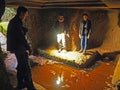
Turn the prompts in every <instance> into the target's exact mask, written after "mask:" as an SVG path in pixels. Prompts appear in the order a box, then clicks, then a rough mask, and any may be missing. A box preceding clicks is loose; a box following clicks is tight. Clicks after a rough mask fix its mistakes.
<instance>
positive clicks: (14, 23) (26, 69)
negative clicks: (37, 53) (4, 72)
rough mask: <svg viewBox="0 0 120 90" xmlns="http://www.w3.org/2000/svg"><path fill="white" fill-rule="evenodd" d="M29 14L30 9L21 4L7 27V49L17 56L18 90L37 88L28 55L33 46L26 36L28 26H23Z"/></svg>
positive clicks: (33, 89)
mask: <svg viewBox="0 0 120 90" xmlns="http://www.w3.org/2000/svg"><path fill="white" fill-rule="evenodd" d="M27 16H28V9H27V8H25V7H23V6H19V7H18V9H17V14H16V15H15V17H14V18H13V19H11V20H10V22H9V24H8V28H7V51H10V52H11V53H15V56H16V58H17V62H18V65H17V90H21V89H23V88H27V89H28V90H36V89H35V87H34V85H33V82H32V78H31V69H30V64H29V61H28V55H29V54H30V53H31V48H30V46H29V44H28V42H27V40H26V38H25V35H26V33H27V28H25V27H23V20H25V19H26V17H27Z"/></svg>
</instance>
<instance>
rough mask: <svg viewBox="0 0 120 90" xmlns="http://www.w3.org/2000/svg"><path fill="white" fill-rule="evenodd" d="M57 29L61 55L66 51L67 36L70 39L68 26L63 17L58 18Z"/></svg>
mask: <svg viewBox="0 0 120 90" xmlns="http://www.w3.org/2000/svg"><path fill="white" fill-rule="evenodd" d="M55 28H56V30H57V43H58V52H59V53H60V52H61V51H62V50H65V49H66V36H68V37H69V34H68V25H66V24H65V21H64V16H63V15H59V16H58V18H57V22H56V24H55Z"/></svg>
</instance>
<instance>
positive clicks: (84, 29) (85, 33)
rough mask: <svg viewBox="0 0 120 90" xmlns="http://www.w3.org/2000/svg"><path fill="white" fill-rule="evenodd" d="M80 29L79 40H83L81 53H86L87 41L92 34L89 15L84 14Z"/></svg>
mask: <svg viewBox="0 0 120 90" xmlns="http://www.w3.org/2000/svg"><path fill="white" fill-rule="evenodd" d="M82 18H83V19H82V21H81V22H80V27H79V38H80V39H81V44H80V45H81V50H80V51H79V52H80V53H85V52H86V49H87V41H88V39H89V37H90V33H91V21H90V20H89V19H88V14H87V13H84V14H83V16H82Z"/></svg>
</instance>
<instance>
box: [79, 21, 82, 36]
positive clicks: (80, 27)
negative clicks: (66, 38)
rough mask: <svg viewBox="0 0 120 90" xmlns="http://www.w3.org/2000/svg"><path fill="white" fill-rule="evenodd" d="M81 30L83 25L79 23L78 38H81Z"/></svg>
mask: <svg viewBox="0 0 120 90" xmlns="http://www.w3.org/2000/svg"><path fill="white" fill-rule="evenodd" d="M82 30H83V23H82V22H80V26H79V38H81V35H82Z"/></svg>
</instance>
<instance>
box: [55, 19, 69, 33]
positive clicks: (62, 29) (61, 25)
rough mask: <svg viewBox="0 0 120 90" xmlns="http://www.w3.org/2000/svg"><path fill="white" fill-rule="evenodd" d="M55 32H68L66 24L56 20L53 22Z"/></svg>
mask: <svg viewBox="0 0 120 90" xmlns="http://www.w3.org/2000/svg"><path fill="white" fill-rule="evenodd" d="M55 30H56V32H57V33H56V34H61V33H65V34H66V33H68V25H67V24H66V23H65V21H64V22H59V21H56V23H55Z"/></svg>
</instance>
